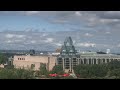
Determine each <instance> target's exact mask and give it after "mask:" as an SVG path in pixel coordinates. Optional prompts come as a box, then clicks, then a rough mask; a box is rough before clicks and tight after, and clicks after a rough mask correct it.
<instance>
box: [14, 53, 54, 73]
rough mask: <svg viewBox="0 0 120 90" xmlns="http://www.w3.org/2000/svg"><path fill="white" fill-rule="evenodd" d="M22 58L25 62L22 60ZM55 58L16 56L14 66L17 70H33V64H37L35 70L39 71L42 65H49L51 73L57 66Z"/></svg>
mask: <svg viewBox="0 0 120 90" xmlns="http://www.w3.org/2000/svg"><path fill="white" fill-rule="evenodd" d="M18 58H19V60H18ZM20 58H21V59H22V58H23V60H20ZM55 61H56V57H55V56H30V55H21V56H18V55H15V56H14V59H13V65H14V66H15V67H16V68H22V67H24V68H31V64H35V68H34V69H35V70H39V67H40V63H45V64H46V65H48V66H47V67H48V68H47V69H48V70H49V71H50V70H52V68H53V67H54V66H55Z"/></svg>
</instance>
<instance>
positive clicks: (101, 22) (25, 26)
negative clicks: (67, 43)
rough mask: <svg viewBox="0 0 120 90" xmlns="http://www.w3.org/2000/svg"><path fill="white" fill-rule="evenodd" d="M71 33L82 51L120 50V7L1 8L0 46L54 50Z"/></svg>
mask: <svg viewBox="0 0 120 90" xmlns="http://www.w3.org/2000/svg"><path fill="white" fill-rule="evenodd" d="M67 36H71V37H72V39H73V43H74V45H75V47H76V49H78V50H81V51H88V50H91V51H99V50H100V51H106V49H110V50H111V52H119V53H120V11H0V49H9V50H13V49H18V50H23V49H28V50H29V49H35V50H45V51H46V50H51V51H54V50H55V49H56V48H60V47H61V45H62V44H63V42H64V39H65V37H67Z"/></svg>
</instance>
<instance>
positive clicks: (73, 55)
mask: <svg viewBox="0 0 120 90" xmlns="http://www.w3.org/2000/svg"><path fill="white" fill-rule="evenodd" d="M113 60H119V61H120V55H114V54H104V53H96V52H84V53H77V52H76V50H75V47H74V45H73V42H72V39H71V37H67V38H66V39H65V41H64V45H63V46H62V50H61V53H60V55H59V56H58V57H57V65H62V67H63V70H64V71H65V72H73V68H74V67H75V66H76V65H79V64H103V63H108V62H111V61H113Z"/></svg>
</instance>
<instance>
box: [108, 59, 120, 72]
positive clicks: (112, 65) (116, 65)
mask: <svg viewBox="0 0 120 90" xmlns="http://www.w3.org/2000/svg"><path fill="white" fill-rule="evenodd" d="M108 68H109V69H110V70H114V69H119V68H120V61H117V60H114V61H112V62H109V63H108Z"/></svg>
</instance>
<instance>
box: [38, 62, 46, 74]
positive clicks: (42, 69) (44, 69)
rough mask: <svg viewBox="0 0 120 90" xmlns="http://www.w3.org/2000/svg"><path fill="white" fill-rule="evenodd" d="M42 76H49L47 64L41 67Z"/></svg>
mask: <svg viewBox="0 0 120 90" xmlns="http://www.w3.org/2000/svg"><path fill="white" fill-rule="evenodd" d="M40 74H41V75H47V74H48V71H47V69H46V64H43V63H41V65H40Z"/></svg>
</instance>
